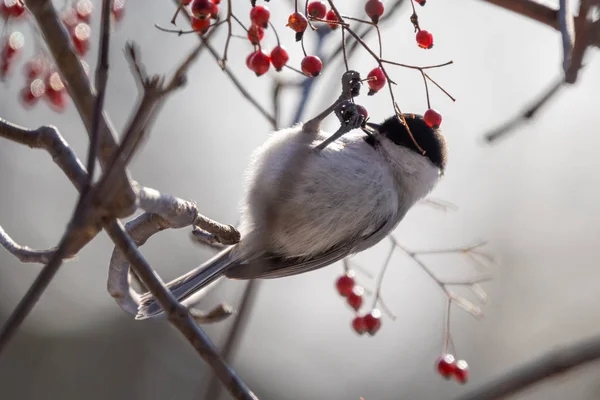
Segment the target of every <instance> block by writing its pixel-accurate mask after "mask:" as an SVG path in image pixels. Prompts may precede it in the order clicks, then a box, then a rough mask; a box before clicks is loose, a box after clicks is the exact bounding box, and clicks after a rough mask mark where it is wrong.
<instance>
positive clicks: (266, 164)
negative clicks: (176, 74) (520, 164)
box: [136, 111, 447, 319]
mask: <svg viewBox="0 0 600 400" xmlns="http://www.w3.org/2000/svg"><path fill="white" fill-rule="evenodd" d="M350 114H351V115H350V116H349V117H345V116H343V117H340V115H338V117H339V118H340V119H341V122H342V127H341V128H340V131H338V133H337V135H338V136H340V135H341V134H339V132H342V133H343V136H341V137H338V138H337V139H336V140H333V141H330V142H329V143H328V144H327V146H320V147H319V145H320V144H323V143H325V142H326V141H327V140H328V138H330V137H332V136H331V135H330V134H328V133H326V132H324V131H322V130H321V127H320V126H321V124H320V120H319V121H317V122H316V123H312V122H313V121H310V122H308V123H304V124H302V123H299V124H297V125H294V126H292V127H289V128H285V129H281V130H278V131H275V132H273V133H272V134H271V135H270V137H269V138H268V139H267V140H266V141H265V143H264V144H262V145H261V146H260V147H259V148H258V149H257V150H256V151H255V152H254V153H253V155H252V157H251V161H250V164H249V166H248V168H247V171H246V179H245V182H246V185H245V191H244V197H243V200H242V204H241V216H240V226H239V231H240V233H241V240H240V241H239V243H237V244H235V245H233V246H230V247H228V248H226V249H225V250H223V251H221V252H220V253H218V254H217V255H216V256H214V257H213V258H211V259H210V260H208V261H207V262H205V263H204V264H202V265H200V266H199V267H197V268H196V269H194V270H192V271H190V272H188V273H187V274H185V275H183V276H181V277H179V278H177V279H175V280H173V281H171V282H169V283H168V284H167V287H168V288H169V289H170V290H171V292H172V293H173V295H174V296H175V297H176V298H177V300H178V301H184V300H186V299H188V298H190V296H192V295H194V294H195V293H196V292H198V291H200V290H201V289H203V288H205V287H206V286H207V285H208V284H210V283H213V282H214V281H215V280H216V279H218V278H221V277H223V276H224V277H227V278H229V279H238V280H247V279H273V278H282V277H287V276H292V275H296V274H301V273H306V272H309V271H314V270H317V269H320V268H323V267H325V266H328V265H331V264H333V263H335V262H336V261H339V260H341V259H343V258H345V257H348V256H350V255H353V254H355V253H359V252H361V251H364V250H366V249H368V248H370V247H372V246H374V245H375V244H377V243H378V242H379V241H381V240H382V239H384V238H385V237H386V236H387V235H388V234H390V233H391V232H392V231H393V230H394V229H395V228H396V227H397V225H398V224H399V223H400V221H401V220H402V219H403V218H404V216H405V215H406V213H407V212H408V211H409V210H410V209H411V207H412V206H413V205H414V204H415V203H416V202H417V201H419V200H420V199H422V198H423V197H425V196H426V195H428V194H429V193H430V192H431V191H432V190H433V188H434V187H435V186H436V184H437V182H438V181H439V180H440V178H441V177H442V176H443V175H444V172H445V168H446V163H447V149H446V140H445V137H444V136H443V134H442V132H441V130H440V129H439V128H435V129H434V128H432V127H430V126H428V125H427V123H426V122H425V121H424V119H423V116H421V115H418V114H394V115H393V116H391V117H389V118H387V119H385V120H384V121H383V122H382V123H380V124H376V123H372V122H365V121H364V117H363V116H361V115H359V114H357V113H356V112H355V111H354V112H353V113H352V112H351V113H350ZM342 119H343V121H342ZM358 128H361V129H358ZM334 136H335V135H334ZM162 312H163V311H162V308H161V306H160V305H159V304H158V302H157V301H156V300H155V299H154V297H153V296H152V294H151V293H145V294H144V295H142V296H141V298H140V304H139V308H138V314H137V316H136V319H146V318H152V317H155V316H157V315H159V314H161V313H162Z"/></svg>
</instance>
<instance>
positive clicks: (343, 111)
mask: <svg viewBox="0 0 600 400" xmlns="http://www.w3.org/2000/svg"><path fill="white" fill-rule="evenodd" d="M335 115H336V116H337V117H338V119H339V120H340V128H339V129H338V130H337V132H335V133H334V134H333V135H331V136H330V137H328V138H327V139H325V140H324V141H322V142H321V143H320V144H319V145H318V146H317V147H316V149H317V150H323V149H324V148H325V147H327V146H328V145H329V144H330V143H331V142H333V141H335V140H337V139H339V138H340V137H342V136H343V135H345V134H346V133H348V132H350V131H352V130H354V129H357V128H360V127H361V126H362V125H363V123H364V122H365V117H364V116H363V115H362V114H361V113H359V112H358V108H357V107H356V105H355V104H354V103H352V102H351V101H349V100H345V101H343V102H342V103H340V104H338V105H337V107H336V108H335Z"/></svg>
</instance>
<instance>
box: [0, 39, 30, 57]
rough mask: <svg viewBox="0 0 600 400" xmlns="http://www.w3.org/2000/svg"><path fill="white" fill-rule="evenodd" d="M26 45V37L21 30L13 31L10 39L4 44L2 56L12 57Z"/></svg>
mask: <svg viewBox="0 0 600 400" xmlns="http://www.w3.org/2000/svg"><path fill="white" fill-rule="evenodd" d="M24 45H25V37H24V36H23V34H22V33H21V32H13V33H11V34H10V36H9V37H8V40H7V41H6V43H5V44H4V49H3V50H2V57H3V58H4V59H5V60H7V61H8V60H9V59H11V58H12V57H13V56H14V55H15V54H16V53H17V52H19V51H20V50H21V49H22V48H23V46H24Z"/></svg>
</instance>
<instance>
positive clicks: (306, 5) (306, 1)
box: [304, 0, 317, 31]
mask: <svg viewBox="0 0 600 400" xmlns="http://www.w3.org/2000/svg"><path fill="white" fill-rule="evenodd" d="M308 2H309V0H305V1H304V15H305V16H307V17H308V18H306V19H307V20H308V26H310V29H312V30H313V31H316V30H317V28H315V26H314V25H313V24H312V22H310V20H311V18H310V16H309V15H308Z"/></svg>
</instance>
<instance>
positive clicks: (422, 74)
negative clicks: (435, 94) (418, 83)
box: [420, 70, 431, 110]
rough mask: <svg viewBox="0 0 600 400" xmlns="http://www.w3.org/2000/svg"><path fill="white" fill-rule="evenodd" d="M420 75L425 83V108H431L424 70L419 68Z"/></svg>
mask: <svg viewBox="0 0 600 400" xmlns="http://www.w3.org/2000/svg"><path fill="white" fill-rule="evenodd" d="M420 72H421V76H422V77H423V83H424V84H425V96H426V98H427V109H428V110H429V109H430V108H431V101H430V100H429V86H428V85H427V78H425V72H423V70H420Z"/></svg>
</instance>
